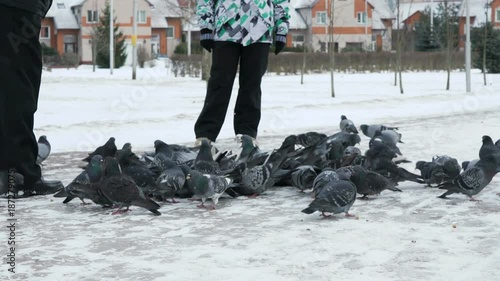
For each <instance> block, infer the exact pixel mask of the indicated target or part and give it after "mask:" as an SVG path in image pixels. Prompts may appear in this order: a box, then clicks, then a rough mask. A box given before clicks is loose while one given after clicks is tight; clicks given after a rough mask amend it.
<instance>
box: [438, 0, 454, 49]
mask: <svg viewBox="0 0 500 281" xmlns="http://www.w3.org/2000/svg"><path fill="white" fill-rule="evenodd" d="M445 5H447V7H445ZM458 9H459V5H458V4H454V3H449V2H446V1H445V2H441V3H439V5H438V7H437V17H436V20H435V21H434V23H435V24H434V28H435V30H436V37H437V40H438V42H439V45H440V46H442V48H443V49H444V48H447V46H448V44H451V49H452V50H457V49H458V43H459V39H460V38H459V36H458V35H459V32H458V29H459V24H458ZM446 13H447V14H446ZM446 21H448V24H447V23H446ZM447 28H449V29H450V30H449V32H448V31H447ZM448 36H450V37H449V38H448Z"/></svg>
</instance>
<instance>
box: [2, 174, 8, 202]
mask: <svg viewBox="0 0 500 281" xmlns="http://www.w3.org/2000/svg"><path fill="white" fill-rule="evenodd" d="M8 174H9V173H8V172H7V171H0V196H6V195H7V192H8V191H9V186H8Z"/></svg>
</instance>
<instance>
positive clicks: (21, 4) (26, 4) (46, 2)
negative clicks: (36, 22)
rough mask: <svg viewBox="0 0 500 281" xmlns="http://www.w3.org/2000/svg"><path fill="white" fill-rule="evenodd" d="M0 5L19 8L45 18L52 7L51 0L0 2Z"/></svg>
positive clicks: (5, 0) (4, 0) (11, 0)
mask: <svg viewBox="0 0 500 281" xmlns="http://www.w3.org/2000/svg"><path fill="white" fill-rule="evenodd" d="M0 5H6V6H10V7H14V8H19V9H22V10H25V11H28V12H31V13H33V14H36V15H39V16H41V17H45V15H46V14H47V11H48V10H49V9H50V6H51V5H52V0H0Z"/></svg>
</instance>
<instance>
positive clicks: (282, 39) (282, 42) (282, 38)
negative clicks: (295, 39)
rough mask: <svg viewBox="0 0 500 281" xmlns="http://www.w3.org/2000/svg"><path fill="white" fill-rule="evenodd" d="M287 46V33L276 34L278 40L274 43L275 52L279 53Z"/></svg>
mask: <svg viewBox="0 0 500 281" xmlns="http://www.w3.org/2000/svg"><path fill="white" fill-rule="evenodd" d="M285 46H286V35H280V34H276V42H275V43H274V54H275V55H277V54H279V53H280V52H281V51H283V49H284V48H285Z"/></svg>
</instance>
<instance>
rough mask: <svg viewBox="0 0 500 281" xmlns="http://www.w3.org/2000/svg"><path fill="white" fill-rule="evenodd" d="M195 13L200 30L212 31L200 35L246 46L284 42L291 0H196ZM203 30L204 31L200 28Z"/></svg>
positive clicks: (202, 37)
mask: <svg viewBox="0 0 500 281" xmlns="http://www.w3.org/2000/svg"><path fill="white" fill-rule="evenodd" d="M197 1H198V2H197V6H196V14H197V16H198V24H199V25H200V28H201V29H202V30H207V29H208V30H211V31H214V33H213V34H212V33H206V34H202V35H201V39H212V38H213V39H214V40H215V41H231V42H237V43H240V44H242V45H243V46H248V45H250V44H252V43H255V42H261V43H272V42H273V31H274V30H275V29H276V40H278V41H282V42H286V35H287V33H288V27H289V22H288V20H289V18H290V15H289V4H290V0H197ZM202 33H203V32H202Z"/></svg>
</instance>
